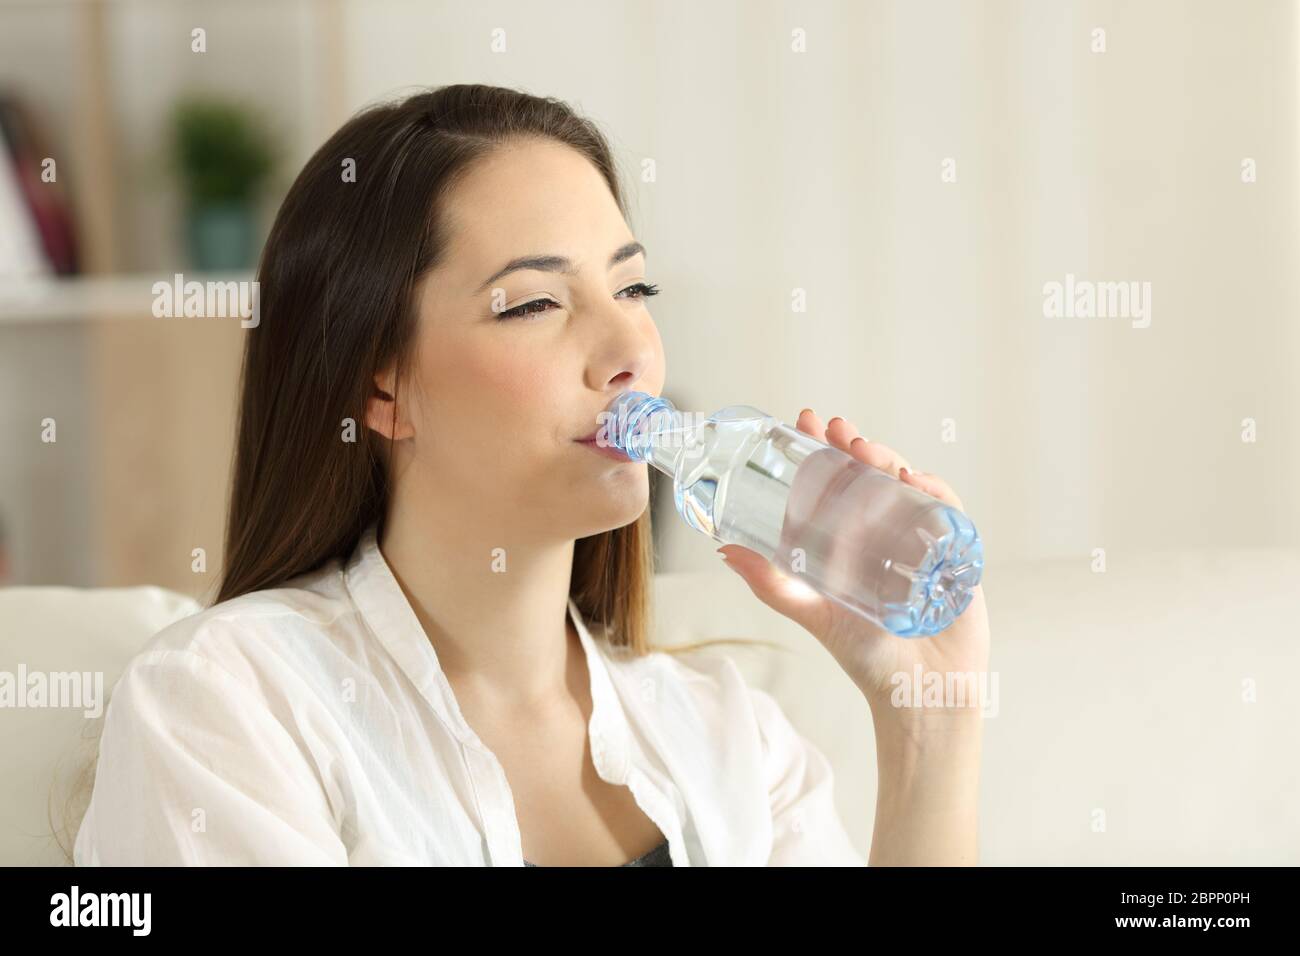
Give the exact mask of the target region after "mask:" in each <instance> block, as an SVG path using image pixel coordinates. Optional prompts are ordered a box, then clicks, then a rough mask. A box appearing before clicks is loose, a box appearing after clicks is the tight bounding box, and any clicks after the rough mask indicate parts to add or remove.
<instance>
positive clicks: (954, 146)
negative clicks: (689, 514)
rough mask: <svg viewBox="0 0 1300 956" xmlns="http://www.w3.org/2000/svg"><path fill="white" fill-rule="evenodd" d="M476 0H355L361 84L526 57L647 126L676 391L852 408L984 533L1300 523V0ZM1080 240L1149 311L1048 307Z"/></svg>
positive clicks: (693, 562) (618, 116)
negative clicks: (799, 296)
mask: <svg viewBox="0 0 1300 956" xmlns="http://www.w3.org/2000/svg"><path fill="white" fill-rule="evenodd" d="M452 6H453V5H451V4H429V3H414V2H410V3H389V4H379V5H376V4H371V3H364V2H351V3H348V4H347V5H346V17H347V28H346V35H347V36H348V37H349V41H350V42H349V45H348V48H347V69H346V75H347V78H348V85H347V96H348V101H349V105H350V106H351V107H353V108H355V107H356V106H358V105H360V104H361V103H362V102H364V101H366V100H369V99H372V98H375V97H376V96H378V95H379V94H381V93H385V92H387V91H390V90H396V89H399V88H402V87H405V86H408V85H424V84H430V85H432V84H440V83H448V82H464V81H481V82H489V83H501V84H507V85H519V86H523V87H525V88H527V89H529V90H531V91H533V92H538V93H545V94H549V95H555V96H560V97H564V98H567V99H569V100H571V101H573V102H575V103H577V104H578V105H580V106H581V107H582V108H583V109H585V110H586V111H587V112H588V113H590V114H591V115H593V116H594V117H595V118H596V119H598V120H599V121H600V122H601V123H602V124H603V126H604V127H605V129H606V130H607V131H608V132H609V133H610V135H611V137H612V139H613V141H614V143H615V145H616V147H617V149H618V150H619V156H620V159H621V160H622V161H623V163H624V165H625V167H626V169H627V170H628V171H629V173H635V172H636V171H637V170H639V168H640V164H641V161H642V160H643V159H644V158H647V157H649V158H653V159H654V160H655V162H656V165H657V181H656V182H654V183H652V184H651V183H640V184H638V185H634V193H635V199H634V209H635V221H634V223H633V228H634V230H635V231H636V232H637V233H638V235H639V236H640V237H641V238H642V239H643V241H645V242H646V244H647V245H648V247H649V249H650V258H649V263H650V272H651V275H652V278H654V279H655V280H657V281H659V282H660V283H661V285H662V287H663V289H664V294H663V295H662V296H661V297H659V298H657V299H656V300H655V303H654V305H655V313H656V317H657V318H658V320H659V323H660V327H661V330H662V332H663V338H664V342H665V346H666V348H667V352H668V361H669V376H668V390H669V391H670V393H672V394H673V395H674V396H675V397H677V398H678V399H681V400H685V401H687V402H689V403H691V404H693V405H696V406H698V407H700V408H713V407H717V406H720V405H723V404H728V403H732V402H745V403H749V404H755V405H758V406H760V407H764V408H766V409H767V410H769V411H771V412H773V413H775V414H779V415H784V416H789V417H791V418H793V416H795V415H796V414H797V413H798V411H799V409H800V408H801V407H803V406H805V405H811V406H814V407H815V408H816V409H817V410H818V411H819V412H822V413H823V415H824V416H826V417H829V416H830V415H835V414H840V415H844V416H846V417H848V418H850V419H852V420H853V421H855V422H856V423H857V424H858V425H859V427H860V428H861V429H862V430H863V432H864V433H866V434H867V435H868V437H871V438H878V439H880V440H882V441H885V442H887V443H889V444H891V445H893V446H894V447H895V448H897V449H898V450H899V451H901V452H902V453H903V454H904V455H906V456H907V457H909V458H910V459H911V460H912V461H913V463H914V464H915V465H916V466H917V467H919V468H922V469H925V470H928V471H934V472H937V473H940V474H942V475H944V476H946V477H947V478H949V479H950V481H951V482H952V483H953V484H954V486H955V487H956V488H957V489H958V491H959V492H960V493H961V494H962V496H963V498H964V500H965V502H966V504H967V507H968V510H969V511H970V513H971V514H972V516H973V517H974V518H975V520H976V522H977V524H978V525H979V527H980V528H981V531H982V532H983V534H984V536H985V538H986V541H987V550H988V554H989V557H990V559H991V560H997V559H1011V558H1017V557H1020V558H1034V557H1039V556H1047V555H1057V556H1079V555H1083V556H1086V555H1088V554H1089V553H1090V552H1091V549H1093V548H1095V547H1105V548H1107V549H1108V550H1112V549H1141V548H1146V547H1160V546H1166V545H1167V546H1178V545H1193V544H1206V545H1211V546H1214V545H1225V546H1226V545H1230V544H1288V543H1294V542H1295V541H1296V540H1298V539H1300V496H1297V494H1296V492H1295V488H1296V487H1297V486H1298V485H1300V458H1298V457H1297V455H1298V452H1297V449H1298V448H1300V423H1298V421H1297V418H1296V415H1295V410H1296V409H1297V408H1298V407H1300V395H1298V394H1297V386H1296V376H1295V374H1294V369H1295V366H1296V363H1297V359H1298V358H1300V331H1298V326H1297V318H1298V317H1300V293H1298V292H1297V286H1296V283H1295V281H1294V275H1295V264H1296V262H1297V261H1300V241H1298V236H1300V221H1298V213H1300V196H1298V195H1297V188H1296V181H1297V179H1296V177H1297V170H1298V169H1300V156H1297V136H1296V130H1297V125H1296V123H1297V108H1298V107H1300V103H1298V102H1297V89H1298V80H1300V77H1298V74H1297V57H1296V50H1297V14H1296V10H1297V7H1296V5H1295V4H1293V3H1285V2H1274V3H1251V4H1241V3H1229V2H1206V0H1199V2H1181V0H1163V2H1144V3H1108V2H1075V3H1061V2H1057V3H1034V2H1028V0H1026V2H1019V3H1009V2H1002V3H997V2H994V3H980V4H974V3H964V2H959V0H950V2H927V3H916V2H897V3H861V2H826V3H783V2H765V0H751V2H744V3H739V2H737V3H710V4H700V3H694V2H685V0H680V2H672V0H669V2H656V3H654V4H608V3H599V2H590V3H571V4H566V5H565V10H566V15H565V16H556V15H555V9H554V7H553V5H548V4H508V3H482V4H475V5H472V6H470V5H464V4H456V5H454V7H455V10H454V12H452V10H451V7H452ZM498 27H499V28H502V29H504V30H505V36H506V41H507V44H506V45H507V49H506V52H504V53H493V52H492V51H491V49H490V45H489V43H490V39H491V31H492V30H493V29H494V28H498ZM1095 27H1101V28H1103V29H1104V30H1105V31H1106V41H1107V42H1106V52H1105V53H1100V54H1095V53H1092V52H1091V51H1090V44H1091V40H1092V32H1091V31H1092V30H1093V28H1095ZM795 28H803V29H804V30H805V31H806V36H807V52H806V53H803V54H796V53H793V52H792V51H791V49H790V44H791V31H792V30H793V29H795ZM945 157H952V158H954V159H955V160H956V162H957V182H956V183H943V182H941V181H940V175H939V173H940V163H941V161H942V160H943V159H944V158H945ZM1243 157H1253V158H1254V159H1255V160H1256V161H1257V164H1258V181H1257V182H1256V183H1254V184H1251V185H1246V184H1243V183H1242V182H1241V181H1240V175H1239V171H1240V163H1241V160H1242V158H1243ZM1067 273H1073V274H1074V275H1076V276H1077V277H1079V278H1081V279H1083V278H1086V279H1090V280H1094V281H1120V280H1136V281H1149V282H1151V283H1152V306H1153V308H1152V316H1151V318H1152V321H1151V324H1150V326H1149V327H1148V328H1145V329H1137V328H1133V327H1132V326H1131V324H1130V323H1129V322H1127V321H1125V320H1123V319H1092V320H1087V319H1055V320H1053V319H1047V318H1045V317H1044V316H1043V314H1042V302H1043V297H1042V287H1043V284H1044V283H1045V282H1048V281H1052V280H1056V281H1062V282H1063V281H1064V279H1065V275H1066V274H1067ZM796 287H798V288H803V289H805V290H806V292H807V301H808V311H807V312H806V313H802V314H799V313H793V312H792V311H791V309H790V301H791V290H792V289H794V288H796ZM949 418H950V419H953V420H954V422H955V425H956V437H957V440H956V441H955V442H951V443H950V442H945V441H944V440H943V434H942V422H943V420H944V419H949ZM1244 418H1253V419H1255V421H1256V423H1257V428H1258V440H1257V441H1256V442H1255V443H1253V444H1248V443H1243V442H1242V441H1241V437H1240V436H1241V430H1242V426H1241V422H1242V419H1244ZM676 530H677V529H675V532H676ZM673 542H674V543H673V544H672V546H671V547H669V548H668V551H667V557H668V560H669V563H670V564H671V565H673V566H699V567H704V566H707V565H708V564H709V563H710V562H712V561H714V560H715V559H714V558H713V555H712V548H709V547H708V546H707V542H705V541H704V540H703V539H698V540H697V539H696V538H695V536H694V535H693V533H691V532H689V531H685V530H681V531H680V533H675V537H674V538H673Z"/></svg>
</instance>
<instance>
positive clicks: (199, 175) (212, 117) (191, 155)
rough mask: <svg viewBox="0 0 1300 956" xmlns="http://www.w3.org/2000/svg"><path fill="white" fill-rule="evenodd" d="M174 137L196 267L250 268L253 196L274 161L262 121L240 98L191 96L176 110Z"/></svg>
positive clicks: (254, 228) (253, 252) (254, 235)
mask: <svg viewBox="0 0 1300 956" xmlns="http://www.w3.org/2000/svg"><path fill="white" fill-rule="evenodd" d="M172 137H173V138H172V149H173V159H174V161H175V164H176V169H177V172H178V174H179V176H180V179H181V183H182V188H183V190H184V194H185V206H186V235H187V241H188V244H189V249H190V258H191V260H192V263H193V265H194V267H195V268H197V269H200V270H211V271H233V270H239V269H244V268H248V267H249V266H251V265H252V264H253V263H254V261H255V259H256V252H257V250H256V244H257V224H256V218H255V208H256V207H255V199H256V196H257V193H258V190H259V189H260V187H261V186H262V184H263V182H264V181H265V180H266V178H267V177H268V176H269V175H270V173H271V171H272V168H273V166H274V165H275V153H274V150H273V149H272V146H271V144H270V140H269V137H268V136H267V135H266V133H265V131H264V129H263V127H262V125H261V123H260V122H259V121H258V119H257V118H256V117H255V115H254V114H253V113H252V111H250V110H248V109H247V108H245V107H244V106H242V105H240V104H237V103H232V102H227V101H224V100H219V99H212V98H207V97H197V96H191V97H189V98H187V99H184V100H182V101H180V102H179V103H177V104H176V106H175V108H174V110H173V113H172Z"/></svg>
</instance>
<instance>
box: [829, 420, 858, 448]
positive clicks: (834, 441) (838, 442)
mask: <svg viewBox="0 0 1300 956" xmlns="http://www.w3.org/2000/svg"><path fill="white" fill-rule="evenodd" d="M858 437H859V435H858V430H857V429H856V428H854V427H853V423H852V422H850V421H849V420H848V419H847V418H840V417H839V416H838V415H836V416H835V417H834V418H832V419H831V420H830V421H829V422H827V423H826V438H827V442H826V443H827V444H828V445H834V446H835V447H836V448H840V449H847V448H848V447H849V445H851V444H853V439H855V438H858Z"/></svg>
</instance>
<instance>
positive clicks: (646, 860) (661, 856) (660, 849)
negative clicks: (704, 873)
mask: <svg viewBox="0 0 1300 956" xmlns="http://www.w3.org/2000/svg"><path fill="white" fill-rule="evenodd" d="M536 865H537V864H536V863H529V862H528V861H527V860H524V866H536ZM672 865H673V861H672V857H670V856H669V855H668V841H667V840H664V842H663V843H660V844H659V845H658V846H657V847H655V848H654V849H653V850H651V851H650V852H649V853H647V854H646V855H645V856H639V857H637V858H636V859H635V860H628V861H627V862H626V863H624V864H622V866H672Z"/></svg>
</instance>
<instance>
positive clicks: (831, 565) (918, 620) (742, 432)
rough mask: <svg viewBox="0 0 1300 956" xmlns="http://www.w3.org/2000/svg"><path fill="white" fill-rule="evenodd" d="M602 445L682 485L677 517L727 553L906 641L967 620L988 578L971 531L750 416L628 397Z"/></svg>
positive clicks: (802, 438) (819, 447)
mask: <svg viewBox="0 0 1300 956" xmlns="http://www.w3.org/2000/svg"><path fill="white" fill-rule="evenodd" d="M601 418H602V422H601V425H602V427H601V430H600V437H599V438H598V440H601V441H604V442H607V443H609V444H611V445H613V446H614V447H616V448H618V449H619V450H620V451H621V452H622V453H623V454H625V455H627V457H628V458H630V459H632V460H633V461H643V462H647V463H648V464H650V465H652V466H653V467H655V468H657V469H658V470H659V471H661V472H663V473H664V474H666V475H668V476H669V477H670V478H671V479H672V482H673V494H674V498H675V501H676V504H677V510H678V512H679V513H680V514H681V516H682V518H684V519H685V521H686V523H687V524H689V525H690V526H691V527H692V528H694V529H696V530H697V531H700V532H702V533H704V534H706V535H708V536H709V537H711V538H713V539H714V540H715V541H719V542H721V543H723V544H738V545H743V546H744V547H746V548H750V549H752V550H754V551H757V552H758V553H759V554H761V555H763V557H765V558H767V559H768V560H769V561H772V562H774V563H775V564H776V566H777V567H778V568H779V569H780V570H781V571H783V572H784V573H786V574H788V575H790V576H792V577H794V578H797V579H799V580H801V581H803V582H804V583H806V584H807V585H809V586H810V587H812V588H813V589H814V590H816V591H818V592H820V593H822V594H824V595H826V596H828V597H830V598H832V599H834V600H835V601H838V602H839V603H840V604H842V605H844V606H845V607H847V608H849V609H851V610H853V611H855V612H857V613H858V614H861V615H862V616H863V617H865V618H866V619H868V620H870V621H872V622H874V623H875V624H878V625H879V626H881V627H883V628H885V629H886V630H888V631H891V632H892V633H894V634H897V635H899V636H900V637H928V636H930V635H934V634H938V633H939V632H940V631H942V630H944V628H946V627H947V626H948V625H949V624H951V623H952V622H953V620H954V619H955V618H956V617H957V616H958V615H960V614H961V613H962V611H964V610H965V609H966V607H967V606H968V605H969V604H970V601H971V598H972V597H973V594H972V591H973V589H974V588H975V587H976V586H977V585H978V584H979V582H980V577H981V575H982V573H983V567H984V556H983V546H982V544H981V543H980V537H979V534H978V533H977V532H976V530H975V526H974V525H973V524H972V523H971V521H970V519H969V518H968V517H966V515H965V514H963V513H962V512H961V511H959V510H957V509H956V508H953V507H951V506H949V505H946V504H944V503H943V502H941V501H939V500H938V499H937V498H933V497H931V496H930V495H927V494H925V493H924V492H921V491H918V490H917V489H915V488H913V487H911V486H910V485H907V484H905V483H904V482H902V481H899V480H898V479H896V478H894V477H893V476H891V475H889V474H887V473H886V472H884V471H881V470H880V469H878V468H873V467H871V466H870V465H867V464H864V463H863V462H860V461H858V460H857V459H856V458H854V457H853V456H851V455H849V454H847V453H845V452H843V451H840V450H839V449H838V448H833V447H831V446H830V445H827V444H826V443H824V442H821V441H818V440H817V439H816V438H813V437H812V436H811V435H809V434H807V433H805V432H802V431H799V430H798V429H797V428H795V427H792V426H790V425H786V424H783V423H782V422H780V421H779V420H777V419H776V418H774V417H773V416H771V415H768V414H766V413H765V412H761V411H759V410H758V409H756V408H752V407H750V406H748V405H732V406H728V407H727V408H723V409H720V410H719V411H716V412H714V413H713V414H711V415H700V414H698V413H693V412H683V411H679V410H678V409H677V408H676V407H675V406H674V405H673V404H672V403H671V402H670V401H668V400H667V399H665V398H661V397H657V396H652V395H648V394H646V393H644V392H625V393H623V394H622V395H620V396H619V397H618V398H617V399H615V400H614V401H613V402H611V403H610V405H609V407H608V408H607V409H606V411H605V412H603V413H602V415H601Z"/></svg>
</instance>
